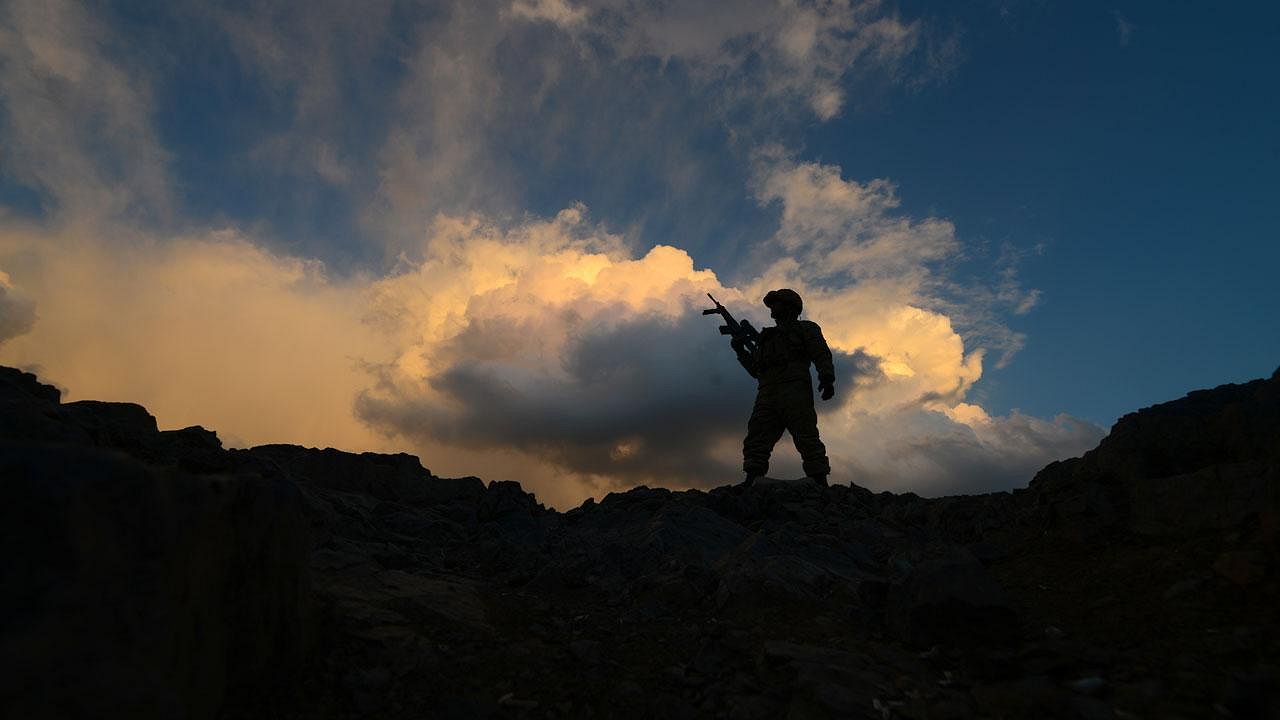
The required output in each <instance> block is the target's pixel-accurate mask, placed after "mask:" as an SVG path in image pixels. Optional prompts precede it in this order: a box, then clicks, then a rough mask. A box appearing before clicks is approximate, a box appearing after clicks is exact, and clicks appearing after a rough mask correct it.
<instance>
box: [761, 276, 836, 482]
mask: <svg viewBox="0 0 1280 720" xmlns="http://www.w3.org/2000/svg"><path fill="white" fill-rule="evenodd" d="M796 300H797V301H798V300H799V297H798V296H797V297H796ZM797 314H798V312H797ZM738 360H739V361H740V362H741V363H742V366H743V367H745V368H746V369H747V372H749V373H751V376H752V377H754V378H756V379H757V380H758V381H759V388H758V390H757V392H756V402H755V406H754V407H752V409H751V419H750V420H749V421H747V437H746V439H745V440H743V441H742V469H743V471H744V472H746V473H747V475H748V476H761V475H764V474H765V473H766V472H768V470H769V455H770V454H772V452H773V446H774V445H775V444H777V442H778V440H779V439H780V438H781V437H782V431H783V430H786V431H787V432H789V433H791V439H792V441H793V442H795V445H796V450H798V451H799V452H800V457H801V459H802V460H803V461H804V472H805V474H806V475H808V476H810V477H815V478H825V477H826V476H827V475H828V474H829V473H830V472H831V463H830V462H829V461H828V460H827V449H826V447H825V446H824V445H823V444H822V440H820V439H819V438H818V415H817V413H816V412H815V411H814V408H813V378H812V376H811V375H810V374H809V364H810V363H813V364H814V365H815V366H816V367H817V369H818V384H819V386H821V387H826V388H830V387H831V386H832V385H833V384H834V382H835V368H834V367H833V366H832V362H831V349H830V348H829V347H827V341H826V340H825V339H824V338H823V337H822V329H821V328H819V327H818V324H817V323H814V322H810V321H808V320H797V319H791V318H785V319H779V320H778V325H777V327H768V328H764V329H763V330H761V331H760V340H759V345H758V347H757V348H756V350H755V352H754V353H750V354H747V353H741V352H740V353H739V355H738ZM828 396H829V395H824V397H828Z"/></svg>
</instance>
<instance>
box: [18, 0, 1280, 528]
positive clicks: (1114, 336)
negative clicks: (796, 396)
mask: <svg viewBox="0 0 1280 720" xmlns="http://www.w3.org/2000/svg"><path fill="white" fill-rule="evenodd" d="M1276 67H1280V9H1278V8H1277V7H1276V6H1274V5H1273V4H1269V3H1242V4H1235V5H1232V6H1231V7H1230V8H1229V9H1226V8H1216V7H1215V8H1209V7H1204V6H1191V5H1189V4H1170V3H1136V2H1120V3H1105V4H1104V3H1092V2H1049V1H1048V0H1026V1H1025V2H1022V1H1017V0H1005V1H1002V2H1001V1H996V0H974V1H973V2H957V3H924V2H908V1H905V0H904V1H903V2H900V3H892V2H879V1H876V0H865V1H861V2H799V1H794V0H784V1H774V0H742V1H739V2H707V1H703V0H687V1H686V2H680V3H669V2H644V1H640V2H635V1H632V0H626V1H624V0H590V1H586V0H580V1H575V0H501V1H489V0H465V1H462V0H460V1H458V2H448V1H441V2H429V3H421V2H413V3H410V2H395V1H393V0H369V1H368V2H362V3H347V2H328V1H323V0H308V1H307V2H301V1H298V2H292V1H289V0H281V1H279V2H225V3H216V4H215V3H198V2H186V1H182V0H179V1H178V2H165V3H145V2H69V1H67V0H31V1H28V0H5V2H3V3H0V363H4V364H8V365H14V366H18V367H22V368H25V369H29V370H32V371H35V372H38V373H39V374H40V375H41V377H42V378H43V379H44V380H45V381H46V382H52V383H54V384H55V385H57V386H58V387H60V388H62V389H63V391H64V393H65V395H64V399H66V400H74V399H83V398H94V399H106V400H120V401H131V402H138V403H141V404H143V405H145V406H146V407H147V408H148V409H149V410H150V411H151V412H152V413H153V414H155V415H156V416H157V418H158V420H159V422H160V425H161V426H162V427H166V428H177V427H184V426H187V425H193V424H200V425H203V426H205V427H209V428H212V429H214V430H216V431H217V432H218V433H219V436H220V437H221V438H222V440H223V442H224V443H225V444H227V445H229V446H249V445H254V444H260V443H267V442H291V443H298V444H303V445H309V446H317V447H326V446H332V447H338V448H342V449H347V450H353V451H357V450H359V451H363V450H376V451H385V452H400V451H405V452H411V453H414V454H417V455H418V456H419V457H420V458H421V459H422V462H423V464H424V465H425V466H426V467H428V468H430V469H431V470H432V471H434V472H436V473H437V474H440V475H453V476H457V475H479V476H481V477H483V478H485V479H487V480H504V479H514V480H519V481H520V482H521V483H522V484H524V486H525V487H526V488H527V489H530V490H532V491H534V492H535V493H536V494H537V495H538V497H539V499H540V500H542V501H544V502H547V503H549V504H551V505H554V506H557V507H570V506H573V505H576V504H578V503H579V502H581V501H582V500H583V499H584V498H586V497H600V496H602V495H603V494H605V493H607V492H610V491H612V490H617V489H621V488H626V487H631V486H634V485H637V484H648V485H662V486H667V487H712V486H715V485H721V484H725V483H729V482H736V481H737V480H738V479H740V471H739V467H740V461H741V441H742V435H743V432H744V430H745V424H746V418H747V416H748V414H749V412H750V407H751V402H752V399H753V395H754V387H753V381H752V380H751V378H749V377H748V376H746V374H745V373H743V372H742V370H741V368H740V367H739V366H738V365H737V364H736V361H735V360H734V358H733V354H732V352H731V351H730V350H729V349H728V347H727V344H726V343H725V341H724V338H722V337H721V336H720V335H718V334H717V333H716V322H715V321H714V320H713V319H711V318H707V317H704V316H702V315H701V313H700V311H701V309H702V308H704V307H706V306H707V301H706V297H705V293H707V292H711V293H713V294H715V295H716V297H717V298H718V299H720V300H721V301H723V302H725V303H726V304H727V305H728V306H729V307H730V309H731V310H732V311H734V312H736V313H737V314H738V315H739V316H740V317H745V318H748V319H751V320H753V321H754V322H755V323H756V324H757V325H762V324H766V322H767V320H768V312H767V310H766V309H765V308H764V307H763V306H762V305H761V304H760V299H761V298H762V297H763V295H764V293H765V292H767V291H768V290H770V289H774V288H778V287H791V288H794V289H796V290H797V291H799V292H800V293H801V295H802V296H803V297H804V299H805V310H806V312H805V317H806V318H808V319H811V320H814V321H815V322H817V323H819V324H820V325H821V326H822V328H823V331H824V334H825V336H826V338H827V340H828V342H829V343H830V344H831V346H832V349H833V351H834V352H835V356H836V367H837V374H838V378H837V384H836V393H837V395H836V398H835V399H834V400H832V401H830V402H828V403H822V402H821V401H819V402H818V407H819V427H820V430H821V432H822V436H823V439H824V441H825V442H826V443H827V446H828V450H829V454H830V455H831V458H832V465H833V472H832V477H831V480H832V481H833V482H856V483H858V484H860V485H864V486H867V487H870V488H873V489H875V490H893V491H899V492H905V491H912V492H917V493H919V494H922V495H939V494H949V493H960V492H987V491H995V490H1006V489H1011V488H1015V487H1020V486H1023V485H1025V484H1026V482H1027V481H1028V480H1030V478H1031V477H1032V476H1033V475H1034V473H1035V471H1036V470H1037V469H1039V468H1040V467H1042V466H1043V465H1045V464H1047V463H1048V462H1050V461H1052V460H1055V459H1060V458H1064V457H1070V456H1074V455H1079V454H1080V453H1082V452H1084V451H1085V450H1088V449H1089V448H1091V447H1093V446H1094V445H1095V444H1096V443H1097V442H1098V440H1099V439H1100V438H1101V437H1102V436H1103V435H1104V434H1105V432H1106V429H1107V428H1108V427H1109V426H1110V425H1111V424H1112V423H1113V422H1114V421H1115V420H1116V419H1117V418H1118V417H1119V416H1121V415H1122V414H1124V413H1126V412H1130V411H1133V410H1136V409H1138V408H1140V407H1143V406H1146V405H1150V404H1153V403H1156V402H1161V401H1164V400H1169V399H1173V398H1175V397H1179V396H1181V395H1182V394H1183V393H1185V392H1187V391H1189V390H1192V389H1195V388H1200V387H1209V386H1213V385H1217V384H1220V383H1224V382H1240V381H1245V380H1249V379H1252V378H1255V377H1260V376H1264V375H1268V374H1270V372H1271V371H1272V370H1274V369H1275V366H1276V365H1277V364H1280V319H1278V318H1280V299H1278V298H1280V294H1278V293H1276V292H1275V291H1274V289H1273V288H1272V284H1273V283H1272V282H1271V280H1272V278H1274V276H1275V268H1276V267H1280V237H1278V236H1277V235H1278V234H1277V230H1276V228H1277V227H1280V202H1277V198H1278V197H1280V162H1277V161H1280V86H1277V84H1276V81H1275V72H1274V68H1276ZM771 474H773V475H775V476H781V477H789V476H798V475H800V474H802V473H801V471H800V468H799V458H798V456H797V455H796V453H795V450H794V449H793V448H792V447H791V446H790V443H789V441H788V439H787V438H785V437H784V439H783V440H782V441H781V442H780V443H779V445H778V447H777V449H776V450H775V457H774V466H773V469H772V471H771Z"/></svg>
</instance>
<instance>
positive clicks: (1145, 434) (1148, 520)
mask: <svg viewBox="0 0 1280 720" xmlns="http://www.w3.org/2000/svg"><path fill="white" fill-rule="evenodd" d="M1025 497H1026V498H1027V499H1029V500H1031V501H1033V502H1034V503H1035V505H1037V506H1038V508H1039V509H1040V511H1041V512H1040V515H1041V519H1042V520H1043V522H1044V523H1045V525H1046V526H1047V527H1048V528H1049V529H1050V530H1052V531H1054V532H1056V533H1059V534H1062V535H1065V536H1068V537H1073V538H1075V539H1079V540H1092V539H1097V538H1099V537H1102V536H1104V535H1106V534H1108V533H1113V532H1127V531H1135V532H1138V533H1142V534H1149V535H1176V534H1186V533H1194V532H1198V531H1203V530H1224V529H1227V528H1232V527H1235V526H1236V525H1238V524H1240V523H1241V522H1243V521H1245V520H1246V519H1248V518H1250V517H1255V518H1256V517H1262V516H1268V517H1273V518H1274V517H1277V516H1280V370H1277V372H1276V373H1275V374H1273V375H1272V376H1271V377H1270V378H1269V379H1264V380H1254V381H1252V382H1249V383H1244V384H1241V385H1222V386H1219V387H1217V388H1214V389H1212V390H1197V391H1195V392H1191V393H1188V394H1187V395H1186V397H1184V398H1181V399H1179V400H1174V401H1172V402H1167V403H1162V404H1159V405H1154V406H1152V407H1149V408H1145V409H1143V410H1139V411H1138V412H1134V413H1130V414H1128V415H1125V416H1124V417H1122V418H1120V420H1119V421H1117V422H1116V424H1115V426H1114V427H1113V428H1112V429H1111V433H1110V434H1109V435H1107V437H1106V438H1104V439H1103V440H1102V442H1101V443H1100V444H1099V445H1098V447H1097V448H1095V449H1094V450H1091V451H1089V452H1087V453H1085V454H1084V456H1083V457H1079V458H1073V459H1071V460H1065V461H1062V462H1055V463H1052V464H1050V465H1049V466H1048V467H1046V468H1044V469H1043V470H1041V471H1040V472H1039V473H1037V474H1036V476H1035V478H1034V479H1033V480H1032V481H1031V484H1030V487H1029V490H1028V492H1027V493H1025Z"/></svg>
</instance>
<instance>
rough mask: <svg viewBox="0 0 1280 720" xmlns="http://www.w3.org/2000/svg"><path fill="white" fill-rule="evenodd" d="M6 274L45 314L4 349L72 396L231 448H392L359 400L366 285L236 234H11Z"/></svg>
mask: <svg viewBox="0 0 1280 720" xmlns="http://www.w3.org/2000/svg"><path fill="white" fill-rule="evenodd" d="M0 266H3V267H6V268H8V270H9V271H10V272H11V273H12V274H13V276H14V278H15V281H17V282H20V286H21V288H22V290H23V292H24V293H25V294H26V295H27V297H28V298H29V299H30V302H32V303H33V305H34V307H35V308H36V309H37V310H38V311H39V320H38V322H35V323H34V325H32V326H31V327H30V328H29V331H28V332H26V333H25V334H23V335H21V336H18V337H14V338H11V339H10V340H9V341H8V342H6V343H5V344H4V345H3V355H2V356H0V359H2V360H3V362H5V363H6V364H11V365H19V366H23V367H38V368H39V369H40V372H41V373H42V374H43V375H45V379H46V380H49V381H54V382H56V383H57V384H59V385H60V386H63V387H66V388H67V390H68V393H67V397H68V398H69V399H83V398H92V399H102V400H118V401H127V402H140V403H143V404H144V405H146V406H147V408H148V409H149V410H151V412H152V413H154V414H155V415H156V416H157V417H158V418H159V420H160V422H161V425H162V426H163V427H183V426H186V425H197V424H199V425H204V426H206V427H210V428H213V429H215V430H218V431H220V433H221V434H222V436H223V438H224V439H229V440H231V441H232V442H236V441H239V442H243V443H253V444H258V443H266V442H301V443H306V444H311V445H320V446H326V445H332V446H337V447H353V448H369V449H372V448H374V447H385V448H389V447H390V446H388V445H386V444H385V443H384V442H383V441H382V439H381V438H379V437H378V436H377V435H376V434H375V433H373V432H371V431H370V430H369V429H368V428H367V427H365V426H364V425H362V424H361V423H360V422H358V421H357V420H356V419H355V418H354V416H353V414H352V411H351V407H352V402H353V399H354V397H355V395H356V393H357V392H359V391H360V390H361V389H362V388H363V387H364V384H365V382H366V376H365V375H364V374H363V373H362V372H361V371H360V368H361V366H362V363H363V362H367V361H374V360H377V359H379V358H380V353H382V354H383V355H385V354H388V353H389V350H384V349H383V348H384V347H385V346H384V344H383V340H382V338H381V337H380V336H379V335H377V334H376V333H375V332H374V331H373V329H372V328H370V327H369V326H368V325H367V324H365V322H364V316H363V314H364V312H365V310H364V308H365V306H366V304H367V303H366V301H365V300H364V294H363V293H364V292H365V289H366V288H367V283H366V282H362V281H360V280H359V279H353V280H349V281H339V280H334V279H332V278H330V277H328V276H327V275H326V274H325V273H324V271H323V267H322V266H320V265H319V264H318V263H316V262H314V261H307V260H303V259H299V258H292V257H287V256H279V255H275V254H272V253H270V252H267V251H265V250H263V249H262V248H260V247H259V246H257V245H254V244H253V243H251V242H250V241H249V240H248V239H246V238H245V237H244V236H243V235H241V234H239V233H238V232H235V231H217V232H209V233H205V234H202V235H199V236H192V237H166V238H149V237H141V236H136V235H135V236H132V237H129V238H119V237H116V238H112V241H111V242H102V241H101V239H100V238H92V239H81V238H78V237H75V236H67V235H58V234H53V235H50V234H46V233H34V234H28V233H20V232H14V231H12V230H9V231H6V232H2V233H0Z"/></svg>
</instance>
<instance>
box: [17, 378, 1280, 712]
mask: <svg viewBox="0 0 1280 720" xmlns="http://www.w3.org/2000/svg"><path fill="white" fill-rule="evenodd" d="M1278 388H1280V375H1277V376H1273V377H1272V378H1271V379H1269V380H1262V381H1255V382H1253V383H1248V384H1245V385H1238V386H1235V385H1232V386H1223V387H1221V388H1217V389H1214V390H1211V391H1201V392H1197V393H1191V394H1190V395H1188V396H1187V397H1186V398H1184V399H1182V400H1178V401H1174V402H1172V403H1165V404H1163V405H1158V406H1155V407H1153V408H1148V409H1145V410H1142V411H1139V412H1138V413H1134V414H1132V415H1128V416H1126V417H1125V418H1123V419H1121V421H1120V422H1119V423H1117V425H1116V427H1115V428H1114V429H1113V431H1112V434H1111V435H1110V436H1109V437H1108V438H1107V439H1106V440H1105V441H1103V443H1102V444H1101V445H1100V446H1099V447H1098V448H1097V449H1096V450H1094V451H1091V452H1090V453H1088V454H1086V455H1085V456H1084V457H1083V458H1077V459H1073V460H1067V461H1063V462H1059V463H1054V464H1051V465H1050V466H1048V467H1046V468H1045V469H1044V470H1042V471H1041V472H1040V473H1039V474H1038V475H1037V476H1036V478H1035V480H1034V481H1033V482H1032V483H1031V485H1030V486H1029V487H1028V488H1026V489H1023V490H1019V491H1017V492H1014V493H996V494H991V495H982V496H970V497H950V498H937V499H925V498H920V497H917V496H915V495H911V494H905V495H894V494H889V493H879V494H876V493H872V492H870V491H868V490H866V489H863V488H859V487H856V486H852V487H851V486H833V487H822V486H818V485H814V484H812V483H809V482H807V481H785V480H768V481H763V482H759V483H757V484H756V485H755V486H753V487H750V488H743V487H733V486H725V487H718V488H714V489H711V490H705V491H704V490H683V491H672V490H668V489H663V488H649V487H638V488H633V489H630V490H627V491H625V492H615V493H610V494H609V495H607V496H606V497H604V498H603V499H601V500H600V501H599V502H596V501H593V500H588V501H587V502H585V503H583V504H582V505H581V506H580V507H578V508H575V509H573V510H570V511H568V512H563V513H561V512H556V511H553V510H549V509H547V508H546V507H544V506H542V505H541V504H539V503H538V501H537V499H536V498H534V497H533V496H532V495H531V494H529V493H527V492H525V491H524V489H523V488H522V487H521V486H520V485H519V484H518V483H516V482H511V481H505V482H503V481H498V482H491V483H488V484H486V483H484V482H483V481H481V480H480V479H478V478H474V477H466V478H454V479H451V478H440V477H437V476H435V475H433V474H432V473H431V472H429V471H428V470H426V469H425V468H423V467H422V466H421V464H420V463H419V462H418V459H417V458H415V457H413V456H410V455H404V454H397V455H382V454H375V453H362V454H354V453H346V452H341V451H338V450H333V449H324V450H320V449H311V448H300V447H296V446H289V445H268V446H261V447H256V448H250V449H246V450H238V449H237V450H227V449H223V448H222V447H221V443H220V442H219V441H218V439H217V436H216V435H215V434H214V433H212V432H210V431H208V430H204V429H203V428H198V427H192V428H184V429H181V430H173V431H161V430H157V428H156V425H155V420H154V418H152V417H151V416H150V415H149V414H147V413H146V411H145V410H144V409H143V408H141V407H139V406H137V405H130V404H124V403H95V402H84V401H81V402H76V403H60V402H59V394H58V392H57V390H56V389H54V388H51V387H49V386H47V385H43V384H41V383H39V381H38V380H36V378H34V377H33V376H31V375H28V374H24V373H20V372H18V371H14V370H11V369H0V478H2V479H3V482H4V490H5V491H6V493H7V498H8V499H9V500H10V502H9V503H8V504H7V505H6V506H4V508H3V510H0V515H3V517H0V533H2V534H3V535H2V536H0V540H3V542H4V544H5V545H4V546H5V547H6V548H7V549H9V550H10V552H11V555H12V557H13V558H14V561H12V562H9V563H6V564H5V565H4V566H3V569H2V570H0V572H3V576H2V577H3V583H4V584H3V587H4V589H5V592H4V593H3V594H2V596H0V603H2V605H0V612H3V617H5V618H11V619H16V622H7V623H6V625H5V628H4V632H3V636H2V637H0V661H3V662H4V665H5V666H6V667H11V668H17V670H16V671H13V672H8V673H6V674H5V676H4V677H5V679H4V681H3V682H4V684H3V685H2V686H0V703H3V706H4V707H6V709H8V708H13V710H14V713H13V714H15V716H16V715H18V714H21V715H34V716H62V717H77V716H95V717H96V716H101V715H107V716H112V715H118V716H130V717H135V716H154V717H179V716H181V717H216V716H222V717H227V718H238V717H246V718H247V717H262V716H291V717H312V716H318V717H391V718H398V717H421V716H423V715H424V714H429V715H431V716H432V717H445V718H448V717H458V718H472V717H655V716H662V717H706V716H718V717H747V718H750V717H760V718H765V717H778V716H788V717H876V718H896V717H906V718H931V717H948V718H965V717H1007V718H1016V717H1047V716H1052V717H1087V718H1092V717H1115V716H1125V715H1124V714H1125V713H1127V714H1128V715H1130V716H1135V715H1136V716H1183V717H1195V716H1202V715H1205V714H1206V713H1216V714H1217V715H1221V716H1228V717H1265V716H1267V715H1266V714H1267V713H1268V712H1270V711H1271V710H1272V709H1274V707H1275V705H1274V703H1275V702H1276V698H1277V694H1276V688H1277V683H1278V682H1280V673H1278V672H1277V671H1276V667H1277V665H1278V664H1280V659H1278V658H1277V656H1276V652H1275V648H1276V647H1280V637H1278V636H1277V633H1278V629H1277V623H1276V620H1275V615H1274V610H1273V608H1274V606H1275V605H1276V604H1277V601H1280V589H1278V587H1277V579H1276V572H1275V569H1276V557H1277V552H1276V550H1277V521H1276V518H1277V515H1276V488H1277V477H1276V467H1277V452H1280V435H1278V434H1277V433H1280V402H1278V401H1277V397H1278V391H1277V389H1278Z"/></svg>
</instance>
